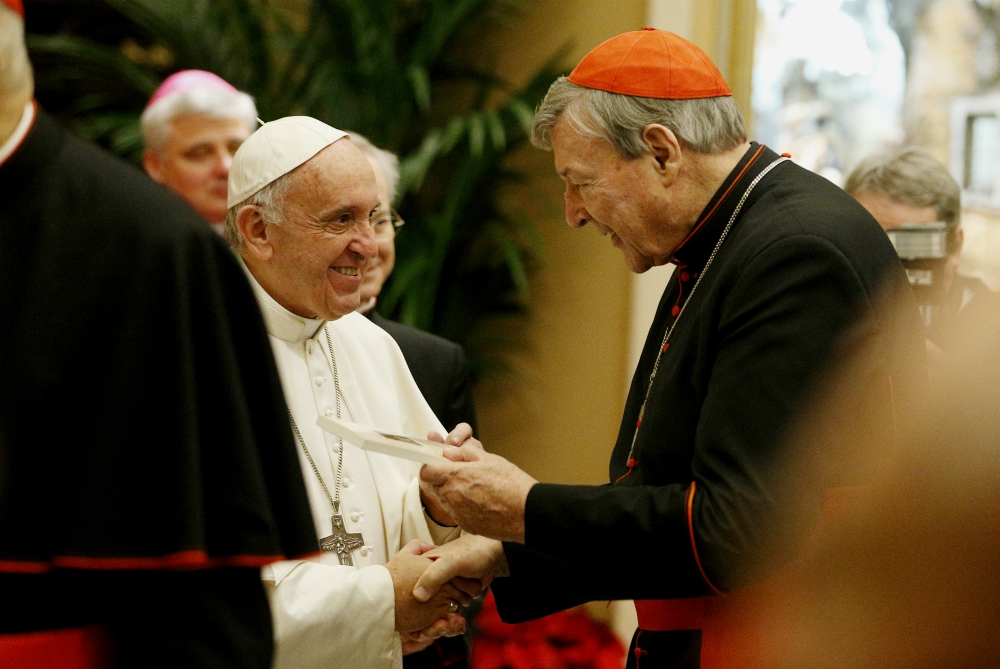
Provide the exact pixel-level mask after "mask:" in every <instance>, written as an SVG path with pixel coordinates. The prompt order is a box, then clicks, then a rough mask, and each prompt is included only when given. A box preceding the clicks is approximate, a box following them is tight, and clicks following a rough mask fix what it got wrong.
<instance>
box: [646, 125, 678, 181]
mask: <svg viewBox="0 0 1000 669" xmlns="http://www.w3.org/2000/svg"><path fill="white" fill-rule="evenodd" d="M642 140H643V142H645V144H646V146H648V147H649V150H650V152H651V157H652V159H653V160H654V162H655V167H656V170H657V171H658V172H659V173H660V175H661V177H662V178H663V179H665V180H666V182H667V184H668V185H669V184H670V183H673V181H674V179H675V178H676V177H677V172H678V171H679V169H680V165H681V157H682V151H681V141H680V139H678V137H677V135H676V134H674V131H673V130H671V129H670V128H668V127H666V126H663V125H660V124H659V123H650V124H649V125H647V126H646V127H645V128H643V129H642Z"/></svg>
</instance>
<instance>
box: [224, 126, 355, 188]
mask: <svg viewBox="0 0 1000 669" xmlns="http://www.w3.org/2000/svg"><path fill="white" fill-rule="evenodd" d="M344 137H347V133H346V132H344V131H343V130H337V129H336V128H332V127H330V126H328V125H327V124H326V123H323V122H322V121H317V120H316V119H314V118H312V117H309V116H286V117H285V118H279V119H278V120H277V121H271V122H270V123H265V124H264V125H262V126H261V127H259V128H257V131H256V132H254V134H252V135H250V137H249V138H247V140H246V141H245V142H243V145H242V146H240V148H239V150H238V151H237V152H236V155H235V156H233V164H232V166H231V167H230V168H229V206H230V207H232V206H234V205H237V204H239V203H240V202H243V201H244V200H246V199H247V198H248V197H250V196H251V195H253V194H254V193H256V192H257V191H259V190H260V189H261V188H263V187H264V186H266V185H267V184H269V183H271V182H272V181H274V180H275V179H277V178H278V177H280V176H284V175H285V174H288V173H289V172H291V171H292V170H294V169H295V168H296V167H298V166H299V165H301V164H302V163H304V162H306V161H307V160H309V159H310V158H312V157H313V156H315V155H316V154H317V153H319V152H320V151H322V150H323V149H325V148H326V147H328V146H330V145H331V144H333V143H334V142H336V141H337V140H338V139H343V138H344Z"/></svg>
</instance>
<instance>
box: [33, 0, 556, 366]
mask: <svg viewBox="0 0 1000 669" xmlns="http://www.w3.org/2000/svg"><path fill="white" fill-rule="evenodd" d="M103 1H104V2H105V3H106V5H107V6H108V7H110V8H112V9H113V10H114V11H115V12H117V13H118V14H119V15H120V16H121V17H124V19H126V20H127V22H128V24H129V25H131V28H130V32H129V33H128V34H123V35H120V36H119V41H118V42H113V41H112V40H109V39H106V38H104V40H103V41H98V40H97V39H94V38H92V37H93V36H90V35H83V34H74V33H73V32H72V30H64V31H62V32H59V33H56V34H49V35H32V36H31V38H30V40H29V47H30V49H31V52H32V56H33V58H34V59H35V63H36V72H37V75H38V76H37V78H38V95H39V98H40V99H41V100H42V102H43V104H45V105H46V106H51V107H52V111H55V112H56V113H57V114H58V115H59V116H60V117H61V118H64V119H67V120H69V121H70V122H71V123H72V125H73V127H74V128H75V129H76V130H77V131H78V132H80V133H82V134H84V135H86V136H88V137H91V138H93V139H95V140H97V141H99V142H101V143H102V144H104V145H105V146H107V147H109V148H111V149H112V150H114V151H116V152H117V153H119V154H121V155H123V156H126V157H128V158H130V159H132V160H136V161H137V160H138V157H139V155H140V153H141V148H142V146H141V136H140V133H139V125H138V118H139V114H140V112H141V110H142V107H143V105H144V103H145V100H146V99H148V97H149V95H150V94H151V93H152V91H153V90H154V89H155V88H156V86H157V85H158V84H159V82H160V81H162V79H163V78H164V77H165V76H167V75H168V74H170V73H171V72H174V71H177V70H180V69H189V68H196V69H203V70H209V71H212V72H215V73H216V74H218V75H220V76H222V77H223V78H224V79H226V80H228V81H230V82H231V83H233V84H234V85H235V86H237V87H238V88H240V89H241V90H245V91H247V92H249V93H250V94H251V95H253V96H254V98H255V100H256V102H257V106H258V110H259V114H260V116H261V118H264V119H268V120H270V119H274V118H279V117H281V116H287V115H292V114H306V115H310V116H315V117H316V118H319V119H321V120H323V121H325V122H327V123H330V124H331V125H334V126H336V127H341V128H347V129H351V130H354V131H357V132H360V133H362V134H365V135H367V136H368V137H369V138H370V139H371V140H372V141H373V142H374V143H375V144H376V145H379V146H382V147H383V148H386V149H389V150H391V151H394V152H396V153H397V154H398V155H399V157H400V184H399V192H400V198H401V201H400V202H399V203H398V208H399V210H400V211H401V213H402V214H403V216H404V217H405V218H406V220H407V225H406V227H405V228H403V229H402V231H401V233H400V235H399V237H397V241H396V245H397V249H398V254H397V264H396V269H395V271H394V273H393V274H392V276H391V278H390V280H389V282H388V283H387V285H386V286H385V287H384V288H383V291H382V294H381V295H380V296H379V309H380V311H382V312H383V313H384V314H386V315H388V316H390V317H395V318H397V319H399V320H402V321H404V322H407V323H411V324H414V325H417V326H418V327H422V328H424V329H427V330H430V331H432V332H436V333H438V334H441V335H443V336H445V337H448V338H451V339H453V340H455V341H459V342H460V343H463V344H465V345H466V347H467V351H468V354H469V358H470V362H471V364H472V365H473V368H474V369H475V370H477V371H478V372H480V373H481V374H492V373H499V372H501V371H504V370H509V369H510V366H509V365H508V364H507V363H506V362H505V361H504V357H503V353H504V351H508V352H510V351H518V350H521V349H523V347H524V345H525V343H524V342H523V341H518V340H514V339H510V338H505V337H502V336H500V335H497V334H496V333H494V332H491V330H490V328H489V327H488V324H489V323H490V322H492V320H493V319H495V318H497V317H518V316H519V315H523V314H525V313H526V311H527V308H528V301H529V299H530V295H531V292H530V277H531V274H532V272H533V271H534V270H535V269H536V268H537V267H538V266H539V265H540V264H541V263H542V262H544V248H543V245H542V241H541V236H540V235H539V233H538V230H537V228H536V227H535V226H534V224H533V223H532V221H531V220H530V218H529V217H528V216H527V215H525V214H524V212H520V211H508V210H506V209H505V207H504V206H503V201H502V197H501V192H502V189H503V188H505V187H506V185H507V184H510V183H512V182H516V181H518V180H520V179H521V175H519V174H517V173H516V172H512V171H511V170H510V169H509V168H508V167H507V166H506V163H507V159H508V157H509V156H510V155H511V153H512V152H514V151H516V150H518V149H519V148H520V147H521V146H523V145H524V143H525V141H526V139H527V135H528V133H529V131H530V126H531V121H532V117H533V110H534V108H535V106H536V105H537V104H538V102H539V101H540V100H541V97H542V96H543V95H544V93H545V91H546V90H547V88H548V85H549V84H550V83H551V81H552V80H553V79H554V78H555V77H556V76H557V74H559V69H558V66H557V64H558V63H559V62H561V61H562V60H563V56H564V55H565V53H560V54H557V56H556V57H555V58H554V59H553V60H552V61H551V62H550V63H547V64H546V65H545V66H544V67H542V68H541V69H540V70H539V71H538V72H537V73H536V75H535V76H533V77H532V79H531V80H530V81H529V82H528V83H527V84H526V85H524V86H523V87H520V88H517V87H514V86H512V85H511V84H510V83H509V82H507V81H505V80H503V79H502V78H501V77H500V76H499V75H498V73H497V71H496V69H495V68H494V67H491V66H488V65H487V66H484V65H483V63H484V62H489V58H488V55H486V57H484V54H480V53H475V51H476V49H477V45H478V44H479V43H481V41H482V40H477V39H476V36H477V34H478V33H477V32H476V31H477V30H480V29H481V28H482V27H484V26H486V25H490V24H494V25H495V24H497V23H502V22H505V21H511V20H516V17H517V16H518V15H519V12H522V11H525V9H526V8H528V7H530V5H531V2H530V0H301V2H300V3H294V2H288V1H287V0H284V1H283V2H281V3H280V4H279V3H278V2H277V1H276V0H275V1H274V2H272V0H103ZM127 40H131V42H130V43H131V44H133V45H139V46H137V47H134V48H131V50H130V48H125V46H126V41H127ZM136 49H138V53H140V55H142V53H144V52H142V50H143V49H147V50H149V51H150V53H152V52H153V51H156V53H160V54H166V58H159V59H157V58H138V57H136V55H135V53H137V52H136Z"/></svg>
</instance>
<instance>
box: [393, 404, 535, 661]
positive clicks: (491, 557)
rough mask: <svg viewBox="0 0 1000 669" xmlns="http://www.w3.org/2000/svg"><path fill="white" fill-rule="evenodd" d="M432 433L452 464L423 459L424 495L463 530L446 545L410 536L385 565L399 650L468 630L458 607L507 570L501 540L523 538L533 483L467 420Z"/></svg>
mask: <svg viewBox="0 0 1000 669" xmlns="http://www.w3.org/2000/svg"><path fill="white" fill-rule="evenodd" d="M429 438H430V439H433V440H435V441H439V442H442V443H444V444H446V445H448V446H451V448H445V449H444V456H445V457H446V458H447V459H449V460H451V461H452V462H450V463H443V464H435V465H424V467H423V468H422V469H421V471H420V497H421V500H422V501H423V503H424V506H425V508H426V509H427V512H428V514H430V516H431V517H432V518H433V519H435V520H436V521H437V522H439V523H440V524H443V525H458V526H460V527H461V528H462V529H463V530H465V532H466V533H467V534H465V535H463V536H462V537H460V538H458V539H456V540H454V541H451V542H448V543H447V544H445V545H443V546H432V545H430V544H426V543H424V542H421V541H419V540H414V541H411V542H410V543H408V544H407V545H406V546H405V547H403V549H402V550H401V551H399V553H397V554H396V555H395V556H394V557H393V558H392V559H391V560H389V562H388V563H386V565H385V566H386V568H387V569H388V570H389V573H390V575H391V576H392V583H393V589H394V592H395V605H396V630H397V631H398V632H399V633H400V637H401V639H402V644H403V654H404V655H407V654H409V653H414V652H417V651H419V650H423V649H424V648H426V647H427V646H429V645H430V644H431V643H433V641H434V640H435V639H437V638H438V637H441V636H455V635H459V634H463V633H464V632H465V619H464V618H462V616H460V615H459V614H458V611H459V609H460V608H461V607H463V606H467V605H468V604H469V603H470V602H471V601H472V600H473V599H475V598H476V597H478V596H479V595H480V594H481V593H482V592H484V591H485V590H486V588H488V587H489V585H490V583H491V582H492V581H493V579H494V578H496V577H498V576H506V575H507V560H506V557H505V556H504V552H503V547H502V545H501V543H500V541H519V542H523V541H524V505H525V501H526V500H527V497H528V491H529V490H530V489H531V486H533V485H534V484H535V483H536V482H537V481H535V480H534V479H533V478H531V477H530V476H528V475H527V474H525V473H524V472H522V471H521V470H520V469H518V468H517V467H515V466H514V465H513V464H511V463H510V462H508V461H507V460H505V459H504V458H501V457H499V456H496V455H491V454H489V453H486V452H485V451H484V450H483V447H482V444H480V443H479V442H478V441H477V440H475V439H473V438H472V429H471V428H470V427H469V426H468V425H467V424H465V423H461V424H459V425H458V427H456V428H455V429H454V430H452V432H451V433H449V434H448V435H447V437H441V436H440V435H438V434H436V433H431V434H430V435H429Z"/></svg>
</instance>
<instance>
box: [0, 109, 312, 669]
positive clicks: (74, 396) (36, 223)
mask: <svg viewBox="0 0 1000 669" xmlns="http://www.w3.org/2000/svg"><path fill="white" fill-rule="evenodd" d="M283 407H284V403H283V397H282V393H281V386H280V383H279V380H278V376H277V371H276V369H275V366H274V362H273V358H272V354H271V349H270V346H269V344H268V340H267V335H266V334H265V330H264V327H263V323H262V321H261V317H260V313H259V311H258V307H257V304H256V302H255V300H254V297H253V295H252V293H251V290H250V288H249V286H248V285H247V283H246V279H245V277H244V276H243V274H242V272H241V271H240V269H239V267H238V265H237V263H236V261H235V259H234V258H233V257H232V254H231V252H230V250H229V249H228V247H227V246H226V245H225V243H224V242H223V241H222V240H221V239H220V238H219V237H218V235H216V234H215V233H214V232H212V230H211V229H210V228H209V226H208V225H207V224H206V223H205V222H204V221H202V220H201V219H200V218H199V217H198V216H197V214H195V213H194V212H193V211H192V210H191V209H189V208H188V207H187V206H186V205H185V204H184V203H183V202H181V201H180V200H179V199H177V198H176V197H175V196H174V195H172V194H171V193H169V192H168V191H167V190H166V189H164V188H162V187H161V186H159V185H157V184H154V183H153V182H151V181H150V180H149V179H148V178H147V177H146V176H145V175H143V174H141V173H140V172H139V171H138V170H136V169H134V168H132V167H130V166H128V165H126V164H124V163H122V162H121V161H119V160H117V159H115V158H113V157H111V156H110V155H108V154H106V153H105V152H103V151H101V150H99V149H97V148H95V147H93V146H90V145H88V144H86V143H84V142H82V141H80V140H78V139H76V138H74V137H72V136H70V135H69V134H68V133H66V132H65V131H63V130H62V129H61V128H59V126H58V125H57V124H56V123H55V122H54V121H53V120H52V119H51V118H50V117H48V116H47V115H46V114H45V113H43V112H40V113H39V114H38V117H37V119H36V121H35V123H34V126H33V128H32V129H31V131H30V133H29V135H28V136H27V138H26V139H25V141H24V142H23V144H22V145H21V146H20V147H19V149H18V150H17V151H16V152H15V153H14V154H13V155H12V156H11V157H10V158H9V159H8V160H7V161H6V162H4V163H3V164H2V165H0V439H2V446H0V448H2V450H0V458H2V459H0V634H8V635H9V634H12V633H24V632H28V631H32V630H49V629H54V628H76V627H81V626H86V625H92V624H95V623H97V624H101V625H103V626H104V630H105V633H106V634H107V635H108V636H109V637H110V640H111V642H112V644H113V646H114V653H115V657H116V661H117V664H118V665H119V666H135V667H147V666H149V667H201V666H205V667H209V666H211V667H262V668H263V667H269V666H270V660H271V653H272V640H271V639H272V636H271V626H270V614H269V611H268V607H267V599H266V595H265V593H264V590H263V587H262V585H261V583H260V578H259V567H260V566H261V565H263V564H266V563H268V562H272V561H274V560H278V559H282V558H284V557H286V556H287V557H293V556H301V555H304V554H309V553H313V552H316V551H317V544H316V534H315V531H314V529H313V527H312V520H311V518H312V516H311V513H310V510H309V504H308V499H307V497H306V493H305V489H304V486H303V482H302V474H301V470H300V468H299V463H298V458H297V455H296V452H295V445H294V443H293V441H292V436H291V433H290V431H289V427H288V418H287V415H286V414H285V412H284V408H283ZM8 638H10V637H8Z"/></svg>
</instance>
